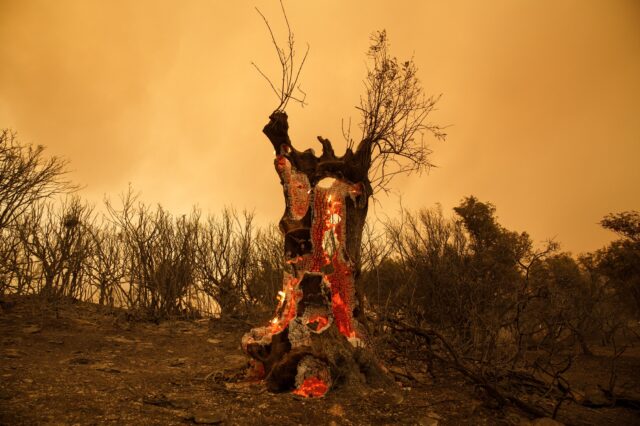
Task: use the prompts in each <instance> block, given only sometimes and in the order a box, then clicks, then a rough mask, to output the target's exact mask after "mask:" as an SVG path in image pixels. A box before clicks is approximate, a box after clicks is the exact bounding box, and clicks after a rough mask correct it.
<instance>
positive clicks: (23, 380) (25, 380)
mask: <svg viewBox="0 0 640 426" xmlns="http://www.w3.org/2000/svg"><path fill="white" fill-rule="evenodd" d="M22 382H23V383H26V384H28V385H31V384H33V379H22Z"/></svg>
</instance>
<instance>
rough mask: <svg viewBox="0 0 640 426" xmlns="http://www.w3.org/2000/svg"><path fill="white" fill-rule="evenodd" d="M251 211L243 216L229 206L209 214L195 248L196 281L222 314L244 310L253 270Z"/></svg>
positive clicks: (248, 300)
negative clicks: (219, 212) (217, 213)
mask: <svg viewBox="0 0 640 426" xmlns="http://www.w3.org/2000/svg"><path fill="white" fill-rule="evenodd" d="M253 239H254V227H253V214H252V213H249V212H244V214H243V215H242V217H241V216H240V215H239V214H238V213H237V212H236V211H235V210H232V209H224V210H223V212H222V214H221V216H220V217H219V218H218V217H215V216H209V217H207V219H206V221H205V222H204V224H203V225H202V228H201V231H200V235H199V238H198V242H197V248H196V264H197V271H198V281H199V285H200V286H201V289H202V291H203V292H204V293H205V294H207V295H208V296H210V297H211V298H213V299H214V300H215V301H216V302H217V304H218V306H219V309H220V314H221V315H237V314H241V313H246V312H247V307H248V305H249V304H250V297H249V296H248V287H247V286H248V284H249V281H250V279H251V274H252V272H253V249H252V244H253Z"/></svg>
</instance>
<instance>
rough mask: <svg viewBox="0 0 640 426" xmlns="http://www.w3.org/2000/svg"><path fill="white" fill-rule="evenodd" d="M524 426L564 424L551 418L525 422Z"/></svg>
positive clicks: (561, 425)
mask: <svg viewBox="0 0 640 426" xmlns="http://www.w3.org/2000/svg"><path fill="white" fill-rule="evenodd" d="M521 425H522V423H521ZM524 425H526V426H564V423H560V422H559V421H557V420H553V419H552V418H551V417H541V418H539V419H535V420H531V421H529V422H526V423H524Z"/></svg>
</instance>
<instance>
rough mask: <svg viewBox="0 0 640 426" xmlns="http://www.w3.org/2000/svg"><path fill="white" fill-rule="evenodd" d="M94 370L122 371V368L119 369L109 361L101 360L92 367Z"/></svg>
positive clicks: (106, 371)
mask: <svg viewBox="0 0 640 426" xmlns="http://www.w3.org/2000/svg"><path fill="white" fill-rule="evenodd" d="M93 369H94V370H97V371H103V372H105V373H122V370H119V369H117V368H115V367H114V366H113V364H111V363H110V362H101V363H98V364H96V365H94V367H93Z"/></svg>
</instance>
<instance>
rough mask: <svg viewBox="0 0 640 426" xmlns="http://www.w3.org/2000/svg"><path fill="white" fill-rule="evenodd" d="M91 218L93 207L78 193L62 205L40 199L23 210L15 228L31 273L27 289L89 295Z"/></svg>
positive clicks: (23, 260)
mask: <svg viewBox="0 0 640 426" xmlns="http://www.w3.org/2000/svg"><path fill="white" fill-rule="evenodd" d="M92 221H93V212H92V208H91V207H90V206H89V205H87V204H86V203H83V202H82V201H81V200H80V199H79V198H78V197H70V198H67V199H66V200H64V201H63V202H62V203H61V204H60V205H59V206H56V205H55V204H54V203H52V202H47V203H37V204H35V205H33V206H31V208H30V209H29V210H27V211H26V212H24V213H23V215H22V216H21V217H20V218H19V219H18V223H17V224H16V228H17V232H18V235H19V238H20V243H21V248H22V253H21V254H22V255H21V257H20V259H21V263H22V266H23V268H27V271H28V274H29V275H30V283H29V284H27V286H28V290H30V291H32V292H34V293H37V294H40V295H42V296H44V297H46V298H50V299H59V298H63V297H67V298H75V299H83V298H86V296H87V295H86V293H85V289H86V288H85V286H84V284H85V276H84V271H85V264H86V262H87V260H88V258H89V256H90V253H91V250H92V239H91V234H90V231H89V229H90V227H91V226H92ZM25 272H26V271H25V270H24V269H23V271H22V274H25ZM18 290H24V288H23V287H22V288H20V289H18Z"/></svg>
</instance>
